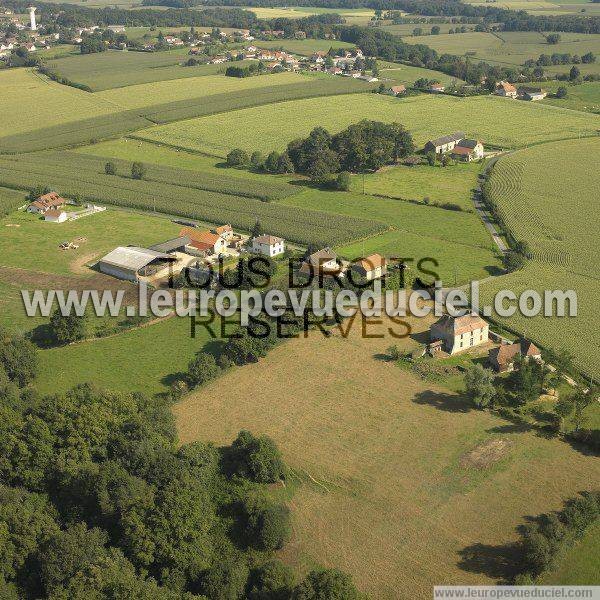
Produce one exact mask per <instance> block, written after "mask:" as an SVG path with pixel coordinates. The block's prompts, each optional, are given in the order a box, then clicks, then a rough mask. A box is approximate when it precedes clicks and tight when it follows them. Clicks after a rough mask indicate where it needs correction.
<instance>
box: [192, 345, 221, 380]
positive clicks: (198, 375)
mask: <svg viewBox="0 0 600 600" xmlns="http://www.w3.org/2000/svg"><path fill="white" fill-rule="evenodd" d="M219 371H220V369H219V366H218V365H217V361H216V360H215V357H214V356H213V355H212V354H207V353H206V352H200V353H199V354H198V355H197V356H196V357H195V358H194V359H193V360H192V361H191V362H190V364H189V365H188V379H189V381H190V383H191V385H202V384H204V383H206V382H208V381H210V380H211V379H214V378H215V377H216V376H217V375H218V374H219Z"/></svg>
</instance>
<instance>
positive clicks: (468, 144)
mask: <svg viewBox="0 0 600 600" xmlns="http://www.w3.org/2000/svg"><path fill="white" fill-rule="evenodd" d="M480 143H481V142H480V141H479V140H470V139H464V140H460V142H458V144H456V146H458V147H460V148H471V149H474V148H475V146H477V144H480Z"/></svg>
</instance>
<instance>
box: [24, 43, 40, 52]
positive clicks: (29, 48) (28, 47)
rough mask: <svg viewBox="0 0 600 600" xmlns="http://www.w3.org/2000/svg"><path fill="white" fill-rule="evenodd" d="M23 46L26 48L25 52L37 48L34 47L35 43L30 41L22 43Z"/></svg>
mask: <svg viewBox="0 0 600 600" xmlns="http://www.w3.org/2000/svg"><path fill="white" fill-rule="evenodd" d="M23 47H24V48H25V50H27V52H35V51H36V50H37V48H36V47H35V44H32V43H31V42H28V43H27V44H24V46H23Z"/></svg>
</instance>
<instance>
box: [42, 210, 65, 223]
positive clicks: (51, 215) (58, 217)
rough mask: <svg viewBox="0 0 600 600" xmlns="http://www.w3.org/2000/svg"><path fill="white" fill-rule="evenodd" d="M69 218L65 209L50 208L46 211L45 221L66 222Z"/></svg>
mask: <svg viewBox="0 0 600 600" xmlns="http://www.w3.org/2000/svg"><path fill="white" fill-rule="evenodd" d="M67 218H68V215H67V213H66V212H65V211H64V210H54V209H50V210H47V211H46V212H45V213H44V221H48V222H49V223H64V222H65V221H66V220H67Z"/></svg>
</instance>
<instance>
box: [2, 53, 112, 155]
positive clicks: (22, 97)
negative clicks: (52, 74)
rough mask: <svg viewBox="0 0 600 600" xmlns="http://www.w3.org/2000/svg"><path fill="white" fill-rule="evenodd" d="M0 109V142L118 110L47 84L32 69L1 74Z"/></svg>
mask: <svg viewBox="0 0 600 600" xmlns="http://www.w3.org/2000/svg"><path fill="white" fill-rule="evenodd" d="M65 60H68V59H65ZM69 60H70V59H69ZM0 106H2V118H1V119H0V138H1V137H3V136H9V135H13V134H17V133H23V132H27V131H34V130H36V129H39V128H41V127H49V126H51V125H60V124H63V123H70V122H73V121H78V120H80V119H86V118H90V117H97V116H101V115H108V114H110V113H114V112H117V111H118V110H119V109H118V108H115V107H114V106H111V105H110V104H108V103H106V102H104V101H103V100H99V99H98V98H96V97H95V96H93V95H92V94H88V93H87V92H83V91H81V90H78V89H75V88H73V87H69V86H66V85H61V84H59V83H55V82H54V81H50V80H49V79H47V78H46V77H44V76H42V75H39V74H38V73H36V72H35V71H33V70H32V69H6V70H4V71H0ZM1 148H2V144H1V143H0V149H1Z"/></svg>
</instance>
